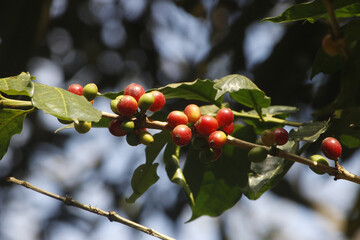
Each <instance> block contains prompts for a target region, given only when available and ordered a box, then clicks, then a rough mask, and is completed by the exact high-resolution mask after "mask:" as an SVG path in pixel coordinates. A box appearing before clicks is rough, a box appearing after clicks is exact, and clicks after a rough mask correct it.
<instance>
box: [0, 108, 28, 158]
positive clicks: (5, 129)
mask: <svg viewBox="0 0 360 240" xmlns="http://www.w3.org/2000/svg"><path fill="white" fill-rule="evenodd" d="M28 113H29V111H24V110H17V109H1V108H0V136H1V137H0V159H2V158H3V157H4V155H5V153H6V152H7V149H8V147H9V144H10V140H11V137H12V136H13V135H15V134H18V133H21V131H22V126H23V122H24V119H25V117H26V114H28Z"/></svg>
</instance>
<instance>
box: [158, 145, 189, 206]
mask: <svg viewBox="0 0 360 240" xmlns="http://www.w3.org/2000/svg"><path fill="white" fill-rule="evenodd" d="M179 154H180V149H179V147H177V146H176V145H175V144H174V142H173V141H172V140H170V141H169V142H168V144H167V145H166V148H165V151H164V163H165V170H166V173H167V175H168V177H169V179H170V181H171V182H173V183H175V184H177V185H179V186H180V187H181V188H182V189H183V190H184V192H185V193H186V197H187V199H188V202H189V204H190V206H193V205H194V196H193V193H192V192H191V190H190V187H189V185H188V184H187V182H186V179H185V176H184V174H183V171H182V170H181V168H180V163H179Z"/></svg>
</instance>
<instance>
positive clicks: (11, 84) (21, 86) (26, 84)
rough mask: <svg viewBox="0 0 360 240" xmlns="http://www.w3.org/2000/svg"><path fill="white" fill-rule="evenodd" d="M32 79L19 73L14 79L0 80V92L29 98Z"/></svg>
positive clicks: (32, 88) (26, 74) (31, 93)
mask: <svg viewBox="0 0 360 240" xmlns="http://www.w3.org/2000/svg"><path fill="white" fill-rule="evenodd" d="M32 79H33V77H31V76H30V74H29V73H21V74H20V75H18V76H15V77H8V78H0V92H3V93H5V94H8V95H24V96H28V97H31V96H32V95H33V91H34V86H33V82H32V81H31V80H32Z"/></svg>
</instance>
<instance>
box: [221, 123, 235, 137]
mask: <svg viewBox="0 0 360 240" xmlns="http://www.w3.org/2000/svg"><path fill="white" fill-rule="evenodd" d="M234 128H235V125H234V123H233V122H232V123H230V124H229V125H227V126H224V127H222V130H223V131H224V132H225V133H226V134H227V135H231V134H232V133H233V132H234Z"/></svg>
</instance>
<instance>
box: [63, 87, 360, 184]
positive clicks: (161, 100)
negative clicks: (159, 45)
mask: <svg viewBox="0 0 360 240" xmlns="http://www.w3.org/2000/svg"><path fill="white" fill-rule="evenodd" d="M130 85H131V86H130ZM130 85H129V86H128V87H127V91H124V95H120V96H117V97H116V99H113V100H111V102H110V106H111V109H112V110H113V112H114V113H115V114H108V113H103V115H104V116H106V117H110V118H113V120H112V121H111V122H110V124H109V131H110V132H111V133H112V134H113V135H115V136H126V138H127V141H128V143H129V144H130V145H132V146H136V145H138V144H140V143H143V144H146V145H148V144H151V143H152V142H153V137H152V135H151V134H150V133H148V132H143V133H142V131H146V130H142V129H140V127H150V128H154V129H162V130H165V129H166V130H170V131H171V134H172V136H173V141H174V143H175V144H177V145H178V146H186V145H188V144H189V143H190V142H192V145H193V146H194V148H195V149H198V150H199V158H200V159H201V160H202V161H204V162H212V161H215V160H216V159H218V158H219V156H220V155H221V152H222V146H224V145H225V144H230V145H233V146H237V147H241V148H245V149H249V150H250V151H249V154H248V156H249V159H250V160H251V161H253V162H259V161H263V160H264V159H266V157H267V155H268V154H275V156H278V157H280V158H286V159H289V160H293V161H297V162H300V163H303V164H306V165H308V166H310V167H313V168H314V169H315V170H319V169H320V173H321V172H326V173H328V174H329V175H333V176H336V178H337V179H346V180H349V181H353V182H356V183H360V177H358V176H356V175H354V174H351V173H349V172H348V171H346V170H345V169H343V167H341V166H340V165H337V168H333V167H329V166H328V165H326V163H325V162H321V161H319V163H318V164H317V163H316V164H314V162H315V160H312V159H314V158H311V159H307V158H303V157H301V156H298V155H296V154H291V153H289V152H286V151H282V150H280V149H277V151H270V152H269V150H271V148H273V147H276V146H277V145H279V146H280V145H283V144H285V143H286V142H287V141H288V138H289V136H288V133H287V131H286V130H284V129H282V128H279V129H275V130H274V131H271V130H265V131H264V132H263V133H262V134H261V139H262V142H263V144H264V145H265V146H259V145H256V144H253V143H249V142H246V141H242V140H240V139H236V138H234V137H232V136H231V134H232V132H233V131H234V123H233V116H232V111H231V110H230V109H227V108H222V109H220V110H219V111H218V112H217V114H216V117H215V118H214V117H212V116H210V115H203V116H201V112H200V108H199V107H197V106H196V105H195V104H194V105H192V107H191V108H190V107H189V108H188V109H190V111H189V110H186V111H185V109H184V112H181V111H178V112H180V113H181V114H179V113H177V114H174V115H175V116H176V117H173V116H171V117H170V124H169V121H167V122H166V123H165V122H160V121H154V120H151V119H150V118H148V117H147V116H146V115H145V111H146V109H148V110H150V111H159V110H161V108H162V107H163V106H164V105H165V96H164V95H163V94H162V93H161V92H159V91H152V92H150V93H151V95H152V97H153V102H152V97H151V96H150V94H149V95H148V96H147V97H148V98H149V99H150V102H152V104H150V103H149V102H148V101H145V103H142V104H144V105H146V106H144V105H142V104H141V105H142V106H144V107H141V109H140V108H139V100H140V98H141V96H143V95H144V94H145V91H143V88H142V87H141V86H140V87H139V85H138V84H130ZM69 89H70V90H71V91H74V92H73V93H78V94H79V95H80V90H79V89H81V86H80V87H79V86H77V85H75V86H72V87H71V88H70V87H69ZM81 91H82V89H81ZM81 94H82V92H81ZM93 95H95V94H93ZM96 95H97V94H96ZM125 96H126V98H125V99H128V100H130V101H129V104H123V105H124V106H122V104H119V103H120V102H123V101H124V100H122V99H123V98H124V97H125ZM134 96H135V97H136V98H137V99H138V100H136V98H134ZM149 96H150V97H149ZM130 97H132V98H130ZM89 99H91V98H89ZM157 99H158V100H157ZM134 105H135V106H136V107H134ZM190 105H191V104H190ZM118 106H119V107H118ZM119 108H120V109H119ZM138 109H139V110H138ZM119 110H121V111H119ZM141 112H143V115H144V116H143V117H141ZM185 112H186V113H185ZM139 113H140V115H139ZM179 116H180V117H179ZM184 116H185V117H184ZM178 117H179V118H180V119H182V120H180V121H179V120H178V119H179V118H178ZM173 118H174V119H173ZM184 119H185V120H186V121H185V120H184ZM226 119H230V120H231V121H230V120H226ZM124 121H133V122H134V123H135V124H134V129H133V131H131V129H132V126H130V127H129V128H127V127H125V128H127V130H128V131H125V130H124V129H123V127H124V126H125V125H124V124H123V122H124ZM78 124H80V122H78ZM81 124H83V125H84V124H85V122H82V123H81ZM74 125H75V123H74ZM179 125H181V127H179V128H177V129H176V131H175V133H174V130H175V128H176V127H177V126H179ZM187 125H189V126H190V127H191V128H190V127H189V126H187ZM87 126H89V125H87ZM77 128H79V126H77ZM90 128H91V122H90ZM90 128H89V129H90ZM179 129H181V131H180V130H179ZM79 132H86V130H84V129H81V130H79ZM214 132H216V133H214ZM140 135H141V136H143V137H142V138H140ZM215 136H217V137H215ZM224 136H225V138H224ZM224 139H225V141H224ZM335 140H336V139H335ZM195 146H196V147H195ZM251 149H255V150H252V151H251ZM322 150H323V152H324V155H325V156H327V157H328V158H330V159H333V160H335V161H336V162H337V160H338V158H339V157H340V155H341V145H340V143H339V142H338V141H337V140H336V142H333V141H329V140H326V141H325V140H324V143H323V144H322ZM256 151H257V152H256ZM254 152H255V153H254ZM325 160H326V159H325ZM339 169H341V172H339Z"/></svg>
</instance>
